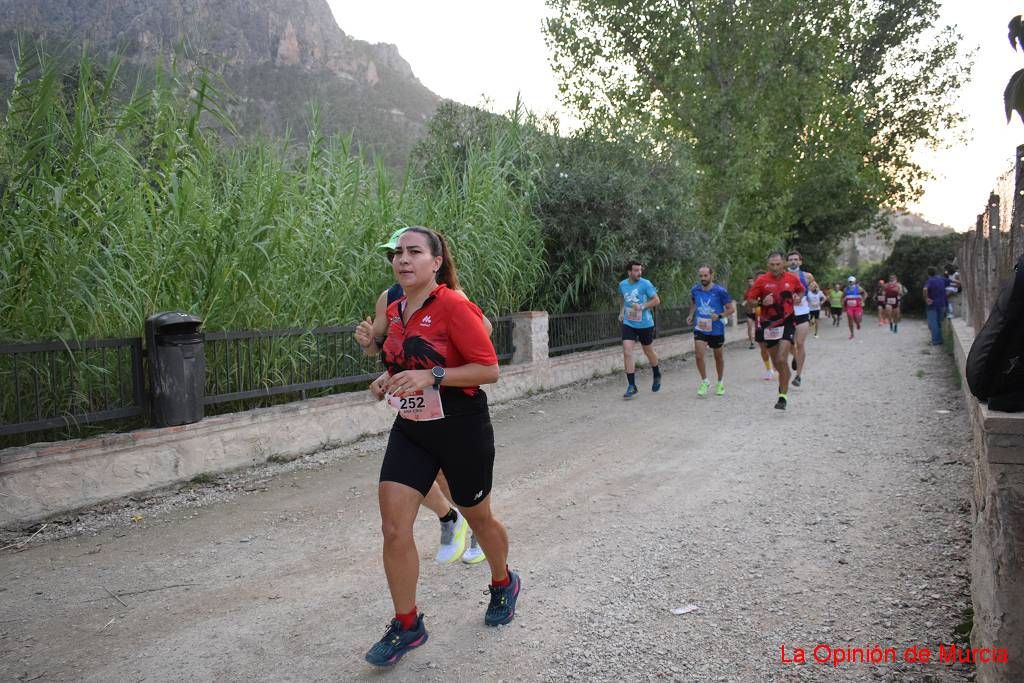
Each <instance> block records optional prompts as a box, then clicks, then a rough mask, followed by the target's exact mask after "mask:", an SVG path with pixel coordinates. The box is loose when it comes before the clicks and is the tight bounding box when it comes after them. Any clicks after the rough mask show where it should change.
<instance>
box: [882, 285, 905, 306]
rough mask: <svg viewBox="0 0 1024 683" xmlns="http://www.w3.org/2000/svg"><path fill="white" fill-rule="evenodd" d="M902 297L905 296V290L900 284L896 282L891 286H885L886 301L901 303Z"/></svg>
mask: <svg viewBox="0 0 1024 683" xmlns="http://www.w3.org/2000/svg"><path fill="white" fill-rule="evenodd" d="M902 295H903V290H902V288H901V287H900V284H899V283H898V282H896V283H892V282H890V283H889V284H887V285H886V286H885V298H886V299H896V302H897V303H899V300H900V296H902Z"/></svg>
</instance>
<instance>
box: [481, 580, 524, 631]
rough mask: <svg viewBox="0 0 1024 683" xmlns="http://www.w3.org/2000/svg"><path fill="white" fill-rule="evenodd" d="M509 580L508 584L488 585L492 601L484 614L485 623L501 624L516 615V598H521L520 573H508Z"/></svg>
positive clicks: (491, 624)
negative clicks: (502, 585) (499, 586)
mask: <svg viewBox="0 0 1024 683" xmlns="http://www.w3.org/2000/svg"><path fill="white" fill-rule="evenodd" d="M508 578H509V582H508V585H507V586H504V587H502V588H495V587H494V586H488V587H487V590H488V591H489V592H490V594H491V603H490V604H489V605H487V612H486V613H485V614H484V623H485V624H487V625H488V626H501V625H502V624H507V623H508V622H510V621H512V618H513V617H515V616H516V600H518V599H519V586H520V582H519V574H516V573H515V572H513V571H510V572H509V573H508Z"/></svg>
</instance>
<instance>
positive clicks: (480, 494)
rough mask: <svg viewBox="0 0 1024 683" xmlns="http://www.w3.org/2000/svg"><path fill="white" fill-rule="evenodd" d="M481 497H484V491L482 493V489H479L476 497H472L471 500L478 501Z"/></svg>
mask: <svg viewBox="0 0 1024 683" xmlns="http://www.w3.org/2000/svg"><path fill="white" fill-rule="evenodd" d="M483 497H484V491H483V489H480V490H479V491H477V492H476V495H475V496H473V500H480V499H481V498H483Z"/></svg>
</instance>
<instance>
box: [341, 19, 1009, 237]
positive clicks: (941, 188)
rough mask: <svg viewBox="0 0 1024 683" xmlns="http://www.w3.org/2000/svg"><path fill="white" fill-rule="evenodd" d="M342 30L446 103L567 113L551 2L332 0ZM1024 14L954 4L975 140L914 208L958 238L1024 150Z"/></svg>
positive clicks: (936, 156)
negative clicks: (1016, 25)
mask: <svg viewBox="0 0 1024 683" xmlns="http://www.w3.org/2000/svg"><path fill="white" fill-rule="evenodd" d="M328 2H329V4H330V5H331V8H332V10H333V11H334V15H335V17H336V18H337V19H338V24H339V25H340V26H341V28H342V30H343V31H345V33H347V34H348V35H350V36H352V37H354V38H358V39H360V40H366V41H369V42H372V43H380V42H383V43H394V44H395V45H397V46H398V50H399V52H400V53H401V54H402V56H403V57H405V59H406V60H407V61H408V62H409V63H410V64H411V65H412V69H413V72H414V73H415V74H416V76H417V77H418V78H419V79H420V81H421V82H422V83H423V84H424V85H426V86H427V87H428V88H430V89H431V90H433V91H434V92H435V93H437V94H438V95H440V96H442V97H446V98H449V99H453V100H456V101H458V102H463V103H465V104H474V105H479V104H481V103H483V102H485V101H486V102H488V103H489V104H487V105H486V106H487V108H488V109H491V110H493V111H506V110H508V109H510V108H511V107H512V105H513V104H514V103H515V99H516V95H517V94H518V93H521V94H522V97H523V100H524V101H525V103H526V105H527V106H528V107H529V108H530V109H531V110H533V111H535V112H538V113H544V112H555V113H558V114H559V115H560V116H562V118H563V119H565V118H567V117H568V114H567V112H566V111H565V110H564V109H563V108H562V107H561V106H560V104H559V102H558V89H557V85H556V81H555V77H554V74H552V72H551V68H550V66H549V64H548V50H547V47H546V46H545V45H544V36H543V34H542V32H541V21H542V20H543V18H544V17H545V16H546V14H547V12H548V10H547V8H546V7H545V5H544V0H516V1H515V2H512V1H510V0H505V1H503V2H495V0H474V1H472V2H471V1H470V0H445V2H440V3H431V2H423V1H422V0H418V1H416V2H413V1H412V0H389V1H388V2H382V3H368V2H355V1H354V0H328ZM1022 11H1024V6H1022V5H1021V4H1020V3H1018V2H1011V1H1010V0H985V1H984V2H978V1H975V2H970V1H968V0H945V2H944V3H943V10H942V17H941V18H942V20H943V21H944V22H945V23H948V24H954V25H956V26H957V27H958V28H959V30H960V33H962V34H963V36H964V45H965V46H966V47H974V48H978V53H977V55H976V58H975V68H974V74H973V77H972V81H971V82H970V83H969V84H968V85H967V87H966V88H965V89H964V91H963V93H962V94H961V102H960V106H961V109H962V111H963V113H964V114H965V115H966V116H967V124H966V127H965V130H964V131H963V132H964V133H965V134H966V136H967V138H968V142H967V143H966V144H963V145H956V146H955V147H954V148H952V149H948V150H944V151H940V152H938V153H931V152H924V153H922V155H921V160H922V162H923V163H924V164H925V166H926V168H928V169H929V170H930V171H931V172H932V173H934V174H935V175H936V179H935V180H934V181H932V182H930V183H929V184H928V185H927V186H926V188H925V194H924V197H923V198H922V199H921V201H920V202H919V203H918V204H917V205H915V206H912V207H910V208H911V209H912V210H914V211H917V212H918V213H920V214H922V215H923V216H924V217H925V218H927V219H928V220H930V221H933V222H935V223H945V224H947V225H951V226H953V227H955V228H956V229H958V230H966V229H968V228H973V227H974V220H975V216H976V215H977V214H978V213H979V212H981V211H982V209H983V208H984V206H985V202H986V200H987V199H988V193H989V191H990V190H991V189H992V187H993V186H994V184H995V179H996V177H997V176H999V175H1000V174H1001V173H1003V172H1005V171H1006V170H1007V169H1008V168H1009V167H1010V164H1011V163H1012V161H1013V153H1014V149H1015V147H1016V146H1017V145H1018V144H1022V143H1024V124H1022V123H1021V121H1020V119H1019V118H1018V117H1017V115H1016V114H1014V119H1013V123H1012V124H1010V125H1007V123H1006V117H1005V115H1004V113H1003V103H1002V94H1003V89H1004V88H1005V87H1006V82H1007V81H1008V80H1009V78H1010V76H1011V75H1012V74H1013V72H1015V71H1016V70H1017V69H1019V68H1024V54H1021V53H1019V52H1018V53H1015V52H1014V51H1013V50H1012V49H1011V48H1010V44H1009V41H1007V39H1006V33H1007V31H1006V25H1007V23H1008V22H1009V20H1010V18H1011V17H1012V16H1014V15H1015V14H1019V13H1021V12H1022Z"/></svg>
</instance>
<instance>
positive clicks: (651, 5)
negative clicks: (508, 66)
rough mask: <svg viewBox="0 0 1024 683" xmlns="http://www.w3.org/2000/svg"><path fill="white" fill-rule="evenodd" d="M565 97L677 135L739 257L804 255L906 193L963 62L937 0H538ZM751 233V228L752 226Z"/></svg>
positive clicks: (730, 249) (700, 202)
mask: <svg viewBox="0 0 1024 683" xmlns="http://www.w3.org/2000/svg"><path fill="white" fill-rule="evenodd" d="M548 4H549V5H550V6H551V7H552V8H553V9H554V10H555V11H556V16H555V17H554V18H553V19H551V20H550V21H549V22H548V23H547V27H546V30H547V34H548V42H549V45H550V46H551V48H552V49H553V52H554V65H555V68H556V70H557V71H558V72H559V73H560V75H561V77H562V79H563V81H562V89H563V93H564V95H565V99H566V100H567V102H569V103H570V104H572V105H574V106H575V108H576V109H577V110H578V111H579V112H580V114H581V115H582V116H583V117H584V119H585V120H587V121H589V122H590V123H591V124H592V125H593V126H594V127H595V128H598V129H600V130H602V131H604V132H605V133H606V134H607V135H609V136H610V137H615V136H616V135H617V132H618V131H619V130H622V129H630V130H631V129H635V128H638V127H639V128H646V129H647V130H648V133H647V135H648V136H649V137H650V138H651V139H654V140H658V141H659V144H664V141H665V140H670V141H673V142H675V143H679V144H687V145H691V146H692V148H693V154H692V156H693V160H694V163H695V165H696V169H697V174H698V178H697V186H696V198H697V213H698V216H699V219H700V221H701V222H702V223H703V224H704V225H708V226H717V229H716V230H715V232H714V234H713V236H712V237H713V239H712V242H713V245H712V246H713V248H714V250H715V251H717V252H720V253H729V254H731V255H733V257H734V258H737V259H738V260H739V261H740V262H742V263H743V264H744V265H745V266H746V267H750V266H753V265H755V264H759V263H760V262H761V260H762V259H763V251H764V249H765V247H766V246H780V245H781V244H783V243H784V242H788V243H790V244H795V245H796V246H798V247H799V248H801V250H802V251H804V252H808V253H809V255H810V256H811V258H812V260H824V259H827V258H828V257H830V256H831V255H832V252H833V251H834V249H835V247H836V246H837V245H838V243H839V242H840V241H841V240H842V238H843V237H844V236H845V235H847V234H849V233H851V232H855V231H858V230H863V229H866V228H869V227H873V226H875V225H877V223H878V222H879V218H878V216H879V209H880V208H882V207H883V206H887V205H900V204H902V203H903V202H905V201H907V200H909V199H911V198H913V197H915V196H916V195H917V194H918V193H919V192H920V186H921V181H922V180H923V179H924V178H925V173H924V171H923V169H921V167H920V166H918V165H917V164H916V163H915V162H914V161H913V159H912V158H911V152H912V151H913V150H914V149H915V148H916V147H917V146H919V145H920V144H934V143H937V142H938V141H939V139H940V135H941V131H943V130H945V129H946V128H948V127H949V126H950V125H952V124H955V123H956V121H957V115H956V114H955V113H954V112H953V111H952V109H951V104H952V98H953V97H954V96H955V91H956V89H957V87H958V86H959V84H960V82H961V81H962V80H963V78H964V75H965V68H964V67H963V66H961V64H960V63H959V61H958V60H957V48H956V43H957V39H958V36H956V35H955V34H954V33H953V32H952V31H951V30H950V29H942V30H936V29H935V26H934V24H935V17H936V13H937V6H938V3H937V1H936V0H893V1H891V2H886V3H876V2H869V1H868V0H838V2H837V1H835V0H747V1H743V2H741V1H739V0H654V1H647V2H638V1H629V0H548ZM750 233H754V234H756V235H757V237H753V238H752V237H751V236H750Z"/></svg>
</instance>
